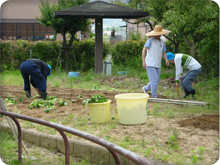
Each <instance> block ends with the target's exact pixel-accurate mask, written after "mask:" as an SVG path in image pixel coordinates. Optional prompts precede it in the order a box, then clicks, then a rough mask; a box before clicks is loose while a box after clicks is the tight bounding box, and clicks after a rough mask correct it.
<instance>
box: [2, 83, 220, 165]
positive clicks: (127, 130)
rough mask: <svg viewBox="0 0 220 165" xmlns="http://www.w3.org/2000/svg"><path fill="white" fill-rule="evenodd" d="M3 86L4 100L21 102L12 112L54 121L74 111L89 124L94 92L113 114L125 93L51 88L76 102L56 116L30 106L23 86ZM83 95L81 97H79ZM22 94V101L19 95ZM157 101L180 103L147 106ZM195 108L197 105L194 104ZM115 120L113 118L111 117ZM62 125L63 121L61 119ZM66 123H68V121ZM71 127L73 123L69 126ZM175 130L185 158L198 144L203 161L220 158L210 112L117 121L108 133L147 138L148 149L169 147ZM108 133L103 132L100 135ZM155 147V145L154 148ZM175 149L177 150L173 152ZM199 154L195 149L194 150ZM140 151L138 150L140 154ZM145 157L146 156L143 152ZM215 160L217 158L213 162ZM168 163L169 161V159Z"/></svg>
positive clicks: (216, 125)
mask: <svg viewBox="0 0 220 165" xmlns="http://www.w3.org/2000/svg"><path fill="white" fill-rule="evenodd" d="M0 87H1V98H2V99H3V100H5V98H7V96H8V95H11V96H13V97H17V98H18V99H17V100H18V104H17V105H16V106H14V105H9V104H5V105H6V108H7V110H8V111H9V112H14V113H19V114H22V115H26V116H31V117H35V118H39V119H43V120H45V119H46V120H48V121H51V120H52V119H56V121H58V123H59V121H61V119H65V118H66V117H67V116H68V115H70V114H72V115H73V118H72V120H77V116H82V115H83V116H85V117H86V118H88V121H87V124H88V125H92V124H93V123H91V121H90V120H89V110H88V106H85V107H83V105H82V102H83V100H85V99H89V98H91V96H92V95H97V94H102V95H103V96H105V97H106V98H107V99H109V100H111V116H114V115H115V113H116V112H115V109H116V108H117V104H116V100H115V95H117V94H120V93H122V92H118V91H98V90H84V89H70V88H56V87H48V90H47V93H48V96H57V97H58V98H62V99H66V100H75V101H74V102H69V103H68V104H67V105H66V106H57V109H56V110H53V112H52V113H53V115H51V113H45V112H44V111H43V109H40V108H37V109H29V108H28V106H29V104H30V103H31V102H32V101H33V98H31V99H28V98H26V97H25V94H24V92H23V86H0ZM79 95H81V96H82V99H77V97H78V96H79ZM21 96H23V100H22V102H20V101H19V98H20V97H21ZM32 96H36V97H35V98H40V96H38V95H37V93H36V91H35V90H34V88H32ZM159 98H166V97H164V96H159ZM155 104H157V105H159V106H160V107H161V106H167V108H169V107H170V106H181V105H174V104H165V103H153V102H148V109H149V110H151V109H153V108H154V106H155ZM195 108H197V107H196V106H195ZM111 120H113V118H111ZM59 124H62V123H61V122H60V123H59ZM66 126H69V125H68V124H66ZM70 127H71V126H70ZM173 130H178V131H179V135H178V139H177V141H178V145H179V147H180V148H181V150H179V151H178V152H181V153H183V154H184V155H187V156H186V159H188V160H189V162H190V160H191V157H192V154H193V153H192V150H194V151H197V150H198V148H199V147H202V146H204V147H205V151H204V153H203V159H204V163H210V162H213V160H216V161H217V160H218V158H219V145H218V144H219V142H218V138H219V115H218V114H216V115H209V114H202V115H199V116H196V115H188V116H187V117H184V118H181V119H175V118H160V117H156V118H155V117H153V116H147V122H146V123H144V124H141V125H122V124H119V123H117V124H116V127H115V128H114V129H112V130H111V131H110V132H108V135H110V136H111V137H114V138H116V139H122V140H123V139H124V138H125V136H128V135H129V137H130V138H131V140H139V141H143V138H144V141H146V144H145V145H146V148H148V147H154V146H155V145H160V146H161V147H162V148H166V147H168V145H169V144H168V137H169V136H170V135H172V134H173ZM92 134H93V135H95V136H96V135H100V131H99V128H98V127H97V131H94V132H93V133H92ZM104 136H105V134H104V133H102V135H101V138H103V137H104ZM155 149H156V147H155ZM160 152H161V151H159V150H158V154H164V155H165V154H169V152H170V150H164V151H163V153H160ZM174 152H175V151H174ZM195 153H196V152H195ZM137 154H139V153H137ZM141 156H143V155H141ZM214 162H215V161H214ZM168 163H169V162H168Z"/></svg>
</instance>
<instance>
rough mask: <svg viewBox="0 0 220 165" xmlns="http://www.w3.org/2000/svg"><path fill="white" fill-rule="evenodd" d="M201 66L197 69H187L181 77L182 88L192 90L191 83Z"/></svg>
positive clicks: (199, 71)
mask: <svg viewBox="0 0 220 165" xmlns="http://www.w3.org/2000/svg"><path fill="white" fill-rule="evenodd" d="M201 71H202V68H201V67H200V68H199V69H197V70H191V71H188V72H187V73H186V74H185V75H184V76H183V77H182V81H181V85H182V88H183V89H186V90H188V91H189V92H190V91H192V90H193V87H192V83H193V81H194V80H195V79H196V77H197V76H198V75H199V74H200V73H201Z"/></svg>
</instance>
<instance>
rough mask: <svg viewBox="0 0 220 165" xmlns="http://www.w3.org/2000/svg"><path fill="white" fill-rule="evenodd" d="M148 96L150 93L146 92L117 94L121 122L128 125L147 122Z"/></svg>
mask: <svg viewBox="0 0 220 165" xmlns="http://www.w3.org/2000/svg"><path fill="white" fill-rule="evenodd" d="M148 98H149V95H148V94H144V93H125V94H118V95H115V99H116V103H117V109H118V119H119V123H121V124H127V125H132V124H143V123H146V121H147V110H146V104H147V101H148Z"/></svg>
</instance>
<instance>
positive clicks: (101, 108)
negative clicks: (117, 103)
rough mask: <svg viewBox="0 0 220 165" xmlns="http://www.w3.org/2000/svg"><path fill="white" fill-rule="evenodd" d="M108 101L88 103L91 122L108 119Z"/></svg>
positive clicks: (106, 120) (100, 121)
mask: <svg viewBox="0 0 220 165" xmlns="http://www.w3.org/2000/svg"><path fill="white" fill-rule="evenodd" d="M110 103H111V100H107V102H104V103H88V106H89V115H90V120H91V122H92V123H105V122H109V121H110Z"/></svg>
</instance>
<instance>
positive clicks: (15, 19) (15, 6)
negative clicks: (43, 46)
mask: <svg viewBox="0 0 220 165" xmlns="http://www.w3.org/2000/svg"><path fill="white" fill-rule="evenodd" d="M44 1H46V0H44ZM57 1H58V0H50V4H52V3H54V2H57ZM39 6H40V0H8V1H6V2H4V3H3V4H2V6H1V22H2V23H39V22H38V21H37V20H36V17H39V16H40V15H41V12H40V9H39ZM62 39H63V38H62V36H61V35H60V34H58V35H57V40H62Z"/></svg>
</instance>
